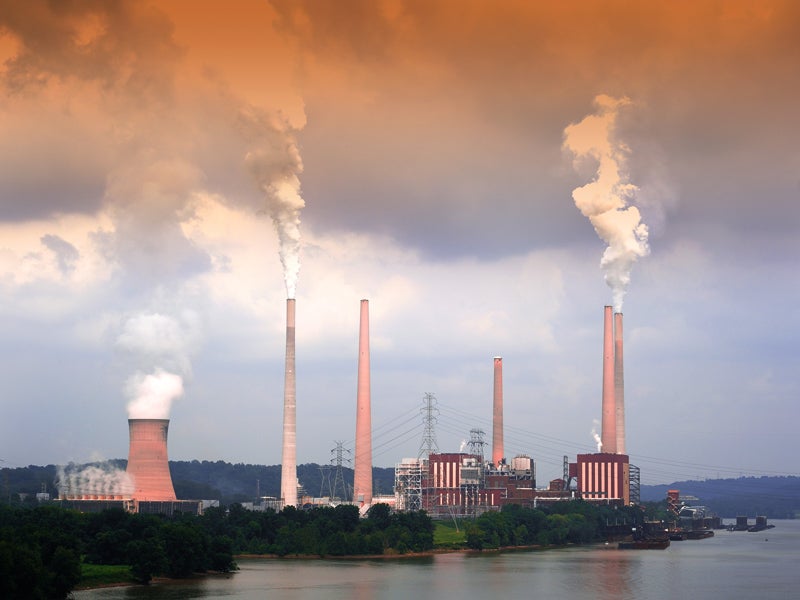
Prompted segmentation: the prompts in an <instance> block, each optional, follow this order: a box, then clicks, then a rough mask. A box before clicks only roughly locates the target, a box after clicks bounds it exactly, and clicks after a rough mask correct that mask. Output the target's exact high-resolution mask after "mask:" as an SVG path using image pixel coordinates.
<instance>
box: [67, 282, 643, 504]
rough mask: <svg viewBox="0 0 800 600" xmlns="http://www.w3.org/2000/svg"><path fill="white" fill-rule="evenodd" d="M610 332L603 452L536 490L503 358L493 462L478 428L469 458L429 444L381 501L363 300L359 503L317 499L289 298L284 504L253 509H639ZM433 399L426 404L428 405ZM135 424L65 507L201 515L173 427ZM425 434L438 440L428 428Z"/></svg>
mask: <svg viewBox="0 0 800 600" xmlns="http://www.w3.org/2000/svg"><path fill="white" fill-rule="evenodd" d="M603 331H604V333H603V361H602V433H601V437H600V440H599V442H598V451H597V452H596V453H593V454H578V455H577V456H576V457H575V459H574V460H570V457H569V456H564V469H563V476H562V477H561V478H559V479H555V480H552V481H549V482H547V483H546V484H545V485H537V480H536V463H535V461H534V458H532V457H531V456H529V455H526V454H520V455H516V456H513V457H507V456H506V454H505V449H504V445H503V437H504V436H503V359H502V357H500V356H496V357H494V358H493V371H492V377H493V399H492V435H491V440H492V441H491V452H490V458H489V459H487V458H486V457H485V456H484V446H485V445H487V444H486V443H484V441H483V436H484V432H483V431H482V430H479V429H473V430H472V431H471V432H470V442H469V443H468V444H467V449H466V450H467V451H464V452H457V453H452V452H439V451H438V448H436V446H435V444H431V443H427V444H426V443H425V442H424V440H423V444H422V446H421V450H420V454H419V455H418V456H416V457H412V458H404V459H402V460H401V461H400V462H399V463H398V464H397V465H396V467H395V489H394V494H393V495H389V496H385V495H384V496H378V495H373V490H372V425H371V397H370V360H369V301H368V300H366V299H364V300H361V305H360V323H359V342H358V375H357V391H356V437H355V456H354V485H353V494H352V498H346V499H345V498H337V499H332V498H310V497H307V496H304V495H303V492H302V488H300V486H299V485H298V480H297V464H296V462H297V460H296V457H297V447H296V426H297V424H296V396H295V389H296V380H295V300H294V299H293V298H290V299H287V304H286V365H285V389H284V407H283V446H282V448H283V449H282V462H281V497H280V498H274V499H269V500H267V499H264V500H265V501H263V502H261V503H260V505H259V503H255V504H254V505H253V506H252V508H255V509H258V508H261V509H266V508H282V507H284V506H303V505H307V504H325V503H336V502H343V501H346V502H352V503H353V504H355V505H357V506H359V508H360V509H361V511H362V512H365V511H366V510H367V509H368V508H369V507H370V506H371V505H372V504H373V503H377V502H381V503H387V504H390V505H391V506H393V507H394V508H395V510H400V511H409V510H420V509H423V510H426V511H427V512H428V513H430V514H431V515H432V516H434V517H452V516H468V515H472V516H474V515H479V514H481V513H483V512H486V511H489V510H498V509H500V508H501V507H503V506H504V505H507V504H516V505H521V506H526V507H536V506H539V505H542V504H547V503H553V502H563V501H569V500H575V499H582V500H585V501H589V502H598V503H604V504H613V505H628V504H631V503H637V502H638V500H639V494H638V488H639V475H638V469H637V468H636V467H635V466H633V465H631V464H630V461H629V458H628V456H627V454H625V410H624V408H625V407H624V376H623V372H624V371H623V341H622V313H614V312H613V310H612V307H611V306H606V307H605V309H604V327H603ZM431 399H432V395H428V402H431ZM429 411H430V406H429ZM128 423H129V432H130V449H129V454H128V464H127V469H126V471H125V473H124V476H123V477H122V478H116V479H114V481H113V482H112V483H111V484H109V483H108V481H107V480H104V478H100V479H99V480H97V481H95V482H91V483H88V484H87V482H86V481H85V480H83V481H81V482H80V483H76V482H75V481H71V480H70V478H69V477H65V478H64V479H63V480H62V481H61V482H60V483H61V485H60V501H61V502H63V503H65V504H67V505H69V506H72V507H74V508H77V509H79V510H84V511H97V510H102V509H104V508H109V507H112V506H117V507H122V508H124V509H126V510H128V511H132V512H156V513H162V514H172V513H173V512H178V511H180V512H193V513H199V512H202V508H203V501H201V500H179V499H178V498H176V495H175V491H174V489H173V485H172V479H171V477H170V472H169V464H168V458H167V433H168V430H169V420H168V419H129V421H128ZM429 425H431V424H429ZM431 427H432V425H431ZM426 431H427V433H428V435H432V430H431V429H430V428H427V429H426ZM298 489H300V494H298Z"/></svg>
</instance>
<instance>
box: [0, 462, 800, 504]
mask: <svg viewBox="0 0 800 600" xmlns="http://www.w3.org/2000/svg"><path fill="white" fill-rule="evenodd" d="M104 465H105V466H107V467H115V468H118V469H124V468H125V466H126V461H125V460H119V459H118V460H112V461H108V462H107V463H104ZM169 467H170V472H171V473H172V482H173V485H174V486H175V493H176V494H177V496H178V498H183V499H189V498H192V499H209V500H219V501H220V502H221V503H222V504H230V503H232V502H248V501H252V500H254V499H255V498H256V496H257V495H260V496H275V497H277V496H279V495H280V479H281V467H280V465H271V466H264V465H251V464H243V463H236V464H233V463H228V462H224V461H221V460H218V461H216V462H212V461H205V460H204V461H197V460H192V461H170V463H169ZM56 471H57V468H56V466H55V465H47V466H45V467H37V466H34V465H31V466H28V467H21V468H17V469H8V468H6V469H2V470H0V490H2V495H0V498H1V499H2V500H4V501H8V500H9V499H12V501H16V499H17V497H18V494H20V493H22V494H28V495H29V499H30V501H32V500H33V497H34V495H35V494H36V493H37V492H40V491H42V490H43V489H44V490H45V491H48V492H50V493H51V494H52V495H53V496H54V497H55V495H56V488H55V479H56ZM335 476H336V473H335V469H333V468H332V467H331V466H330V465H318V464H315V463H309V464H303V465H298V466H297V477H298V479H299V481H300V483H301V485H302V486H303V487H304V488H305V490H306V492H307V493H308V494H309V495H311V496H327V495H330V494H331V491H332V489H333V486H334V483H335ZM372 477H373V486H374V487H373V492H374V493H375V494H391V493H392V491H393V489H394V469H393V468H383V467H374V468H373V469H372ZM342 479H343V481H344V484H345V486H346V488H347V492H348V494H349V493H352V488H353V470H352V469H350V468H342ZM672 489H677V490H680V493H681V495H684V496H695V497H697V499H698V500H697V504H702V505H705V506H708V507H709V508H711V509H712V510H713V511H714V512H716V513H717V514H718V515H720V516H722V517H724V518H726V519H732V518H734V517H736V516H737V515H747V516H749V517H755V516H756V515H765V516H767V517H768V518H770V519H793V518H800V477H740V478H738V479H709V480H705V481H677V482H675V483H670V484H668V485H643V486H642V487H641V499H642V500H643V501H650V502H659V501H661V500H664V499H665V498H666V496H667V490H672ZM337 495H342V494H341V492H339V493H338V494H337Z"/></svg>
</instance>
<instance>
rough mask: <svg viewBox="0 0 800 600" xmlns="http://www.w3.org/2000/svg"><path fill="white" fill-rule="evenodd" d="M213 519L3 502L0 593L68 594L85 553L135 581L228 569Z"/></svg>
mask: <svg viewBox="0 0 800 600" xmlns="http://www.w3.org/2000/svg"><path fill="white" fill-rule="evenodd" d="M212 520H213V515H212V517H211V518H207V517H205V516H203V517H195V516H191V515H183V516H178V517H177V518H175V519H165V518H162V517H159V516H155V515H137V514H130V513H127V512H125V511H123V510H121V509H112V510H107V511H103V512H101V513H95V514H87V513H79V512H76V511H73V510H66V509H63V508H61V507H59V506H53V505H43V506H38V507H35V508H28V507H21V506H9V505H4V506H2V505H0V598H43V599H51V598H66V597H67V595H68V594H69V592H70V591H71V590H72V589H73V588H74V587H75V585H76V584H77V583H78V581H79V580H80V577H81V561H82V560H83V561H84V562H87V563H92V564H103V565H128V566H130V573H131V578H132V579H133V580H134V581H137V582H140V583H147V582H149V581H150V580H151V579H152V577H153V576H155V575H167V576H169V577H185V576H187V575H191V574H192V573H196V572H203V571H208V570H213V571H222V572H226V571H230V570H231V569H233V568H235V563H234V561H233V546H232V543H231V540H230V538H227V537H226V536H225V535H223V534H219V533H217V532H215V531H214V528H213V527H212Z"/></svg>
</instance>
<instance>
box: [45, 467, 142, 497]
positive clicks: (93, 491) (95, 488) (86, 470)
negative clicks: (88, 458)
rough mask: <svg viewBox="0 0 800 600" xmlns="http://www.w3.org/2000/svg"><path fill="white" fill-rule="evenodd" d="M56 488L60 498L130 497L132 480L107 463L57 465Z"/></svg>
mask: <svg viewBox="0 0 800 600" xmlns="http://www.w3.org/2000/svg"><path fill="white" fill-rule="evenodd" d="M55 484H56V487H57V488H58V495H59V497H60V498H65V497H69V496H130V495H131V494H133V491H134V485H133V478H132V477H131V476H130V475H129V474H128V473H127V472H125V471H124V470H122V469H118V468H117V467H115V466H114V465H112V464H109V463H97V464H92V465H84V466H78V465H74V464H69V465H67V466H66V467H65V466H61V465H59V466H58V467H57V469H56V481H55Z"/></svg>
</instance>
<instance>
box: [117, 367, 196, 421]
mask: <svg viewBox="0 0 800 600" xmlns="http://www.w3.org/2000/svg"><path fill="white" fill-rule="evenodd" d="M125 392H126V395H127V396H128V398H129V399H130V401H129V402H128V418H129V419H169V411H170V408H171V407H172V401H173V400H175V399H176V398H180V397H181V396H183V379H182V378H181V376H180V375H175V374H174V373H167V372H166V371H164V370H162V369H156V370H155V372H153V373H152V374H150V375H144V374H143V373H136V374H134V375H133V376H131V377H130V378H129V379H128V381H127V382H126V384H125Z"/></svg>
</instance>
